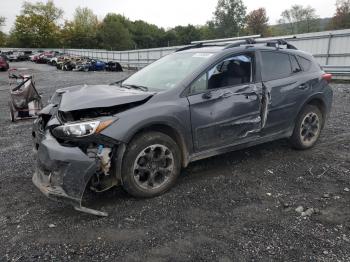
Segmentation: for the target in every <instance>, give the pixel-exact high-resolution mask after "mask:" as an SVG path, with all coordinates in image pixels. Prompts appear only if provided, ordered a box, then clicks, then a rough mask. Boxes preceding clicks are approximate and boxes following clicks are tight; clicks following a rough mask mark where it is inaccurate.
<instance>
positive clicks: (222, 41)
mask: <svg viewBox="0 0 350 262" xmlns="http://www.w3.org/2000/svg"><path fill="white" fill-rule="evenodd" d="M259 37H261V35H248V36H238V37H231V38H221V39H212V40H201V41H192V42H191V44H212V43H228V42H233V41H238V40H245V39H255V38H259Z"/></svg>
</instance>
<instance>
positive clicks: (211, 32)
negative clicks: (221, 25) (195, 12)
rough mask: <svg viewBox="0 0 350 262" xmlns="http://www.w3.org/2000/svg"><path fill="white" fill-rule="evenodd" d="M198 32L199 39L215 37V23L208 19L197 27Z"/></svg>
mask: <svg viewBox="0 0 350 262" xmlns="http://www.w3.org/2000/svg"><path fill="white" fill-rule="evenodd" d="M198 30H199V34H200V40H210V39H215V38H217V32H216V29H215V23H214V22H213V21H208V22H207V23H206V24H205V25H203V26H200V27H199V28H198Z"/></svg>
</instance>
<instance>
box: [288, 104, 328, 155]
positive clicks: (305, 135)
mask: <svg viewBox="0 0 350 262" xmlns="http://www.w3.org/2000/svg"><path fill="white" fill-rule="evenodd" d="M323 121H324V119H323V115H322V113H321V111H320V109H319V108H318V107H317V106H314V105H306V106H305V107H304V108H303V109H302V110H301V112H300V113H299V115H298V117H297V120H296V122H295V127H294V131H293V135H292V136H291V137H290V142H291V145H292V146H293V147H294V148H295V149H299V150H305V149H309V148H311V147H313V146H314V145H315V144H316V142H317V140H318V138H319V137H320V134H321V130H322V127H323Z"/></svg>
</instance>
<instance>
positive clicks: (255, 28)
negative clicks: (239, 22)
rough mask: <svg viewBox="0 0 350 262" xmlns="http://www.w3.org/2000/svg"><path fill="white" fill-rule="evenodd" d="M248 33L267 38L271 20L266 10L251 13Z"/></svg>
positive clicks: (248, 17) (260, 9)
mask: <svg viewBox="0 0 350 262" xmlns="http://www.w3.org/2000/svg"><path fill="white" fill-rule="evenodd" d="M246 20H247V33H248V34H252V35H257V34H259V35H262V36H267V35H268V33H269V30H268V27H269V26H268V24H267V23H268V21H269V18H268V17H267V15H266V9H265V8H259V9H256V10H253V11H251V12H250V13H249V14H248V15H247V18H246Z"/></svg>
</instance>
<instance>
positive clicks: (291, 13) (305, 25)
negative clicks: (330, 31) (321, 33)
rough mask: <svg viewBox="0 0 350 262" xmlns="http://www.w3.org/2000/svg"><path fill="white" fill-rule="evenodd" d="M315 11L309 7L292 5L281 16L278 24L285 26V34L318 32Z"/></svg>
mask: <svg viewBox="0 0 350 262" xmlns="http://www.w3.org/2000/svg"><path fill="white" fill-rule="evenodd" d="M317 18H318V16H317V15H316V10H315V9H314V8H312V7H310V6H307V7H303V6H301V5H293V6H292V7H291V8H290V9H286V10H284V11H283V12H282V14H281V19H280V20H279V23H280V24H285V25H286V26H287V33H289V34H298V33H306V32H311V31H318V29H319V23H318V21H317Z"/></svg>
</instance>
